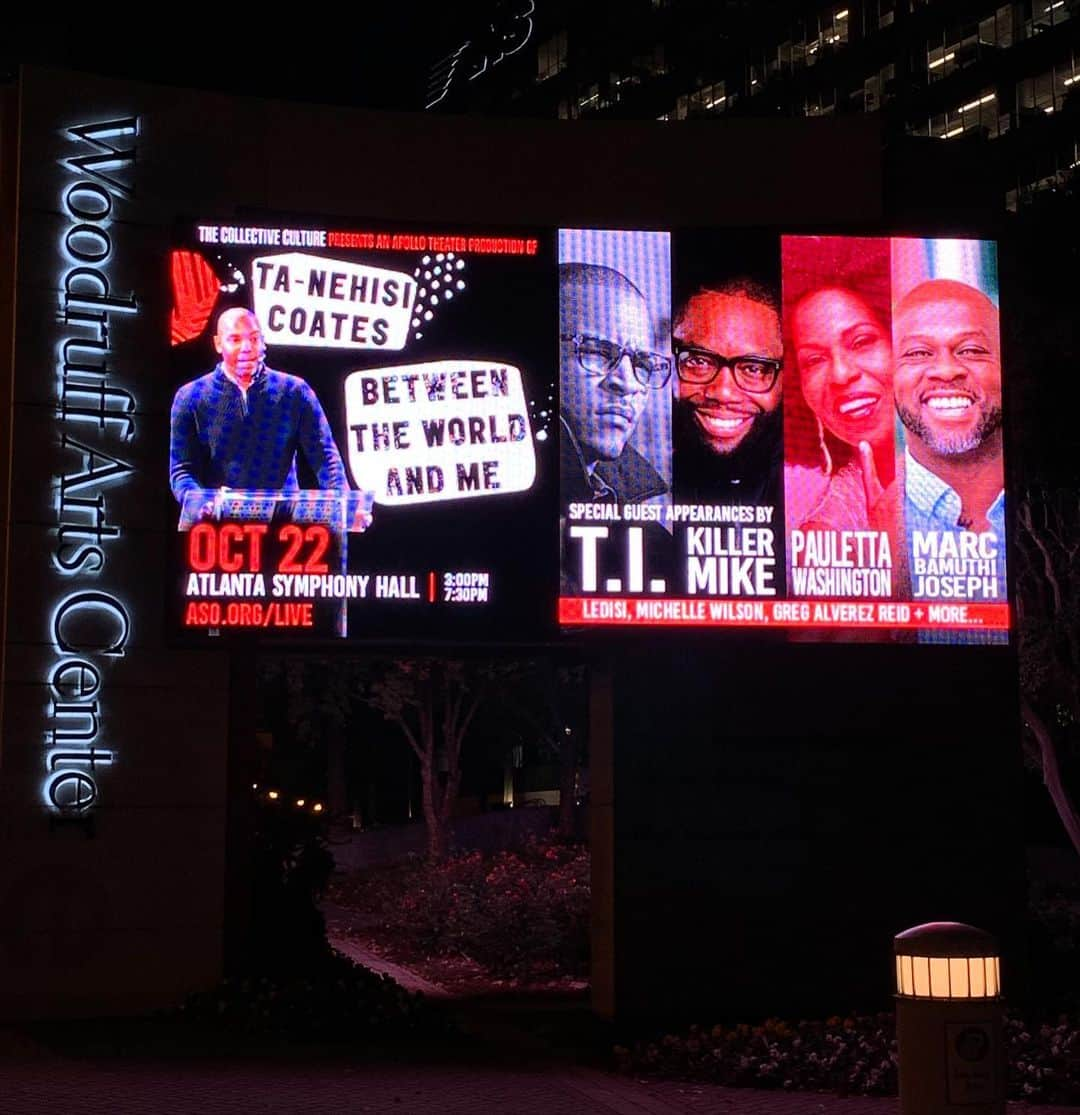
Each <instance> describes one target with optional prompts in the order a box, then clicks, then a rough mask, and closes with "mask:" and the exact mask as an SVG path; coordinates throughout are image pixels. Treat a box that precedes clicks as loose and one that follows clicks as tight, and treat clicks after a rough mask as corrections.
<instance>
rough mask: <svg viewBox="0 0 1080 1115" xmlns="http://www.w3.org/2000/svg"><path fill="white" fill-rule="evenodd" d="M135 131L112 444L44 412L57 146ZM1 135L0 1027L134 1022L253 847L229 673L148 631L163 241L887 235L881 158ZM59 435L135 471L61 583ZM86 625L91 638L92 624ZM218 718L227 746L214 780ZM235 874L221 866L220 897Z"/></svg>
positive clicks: (190, 126)
mask: <svg viewBox="0 0 1080 1115" xmlns="http://www.w3.org/2000/svg"><path fill="white" fill-rule="evenodd" d="M132 117H138V121H139V123H138V133H137V135H128V136H122V137H119V138H118V139H117V140H116V142H117V144H118V145H119V146H122V147H123V148H124V149H128V148H132V147H133V148H134V149H135V151H136V159H135V162H134V163H133V164H132V165H128V166H120V167H110V166H109V165H108V164H107V163H106V164H98V169H99V170H100V171H101V172H102V173H104V174H114V175H115V176H116V177H117V178H118V179H119V180H120V181H121V182H122V188H118V189H116V190H115V196H114V197H113V200H112V203H111V210H112V211H111V213H110V214H109V217H108V219H107V220H102V221H101V222H100V223H101V224H102V225H103V226H104V227H106V229H107V235H108V237H109V241H108V244H109V247H108V252H107V253H106V254H107V256H108V258H107V260H106V261H104V262H103V266H105V264H106V263H107V267H108V279H109V284H110V290H111V292H112V293H113V294H115V295H118V296H120V297H123V298H125V299H126V298H129V297H133V298H134V299H135V302H136V303H137V306H138V312H137V314H127V315H125V314H117V315H115V316H113V317H111V318H110V320H109V349H110V353H109V365H110V369H111V371H110V373H109V382H110V384H113V385H115V386H116V387H118V388H121V389H123V390H125V391H130V392H131V394H132V395H133V397H134V398H135V408H134V410H133V411H132V413H131V415H130V417H131V418H132V419H133V421H134V427H135V428H134V432H133V433H132V435H131V436H130V437H127V436H126V435H125V434H122V433H120V432H119V431H120V429H121V426H120V424H119V423H111V422H110V423H106V424H105V426H104V428H100V427H98V426H96V425H93V424H90V423H87V422H84V421H81V420H77V419H73V418H72V417H71V416H70V415H68V416H66V417H65V416H64V415H63V414H62V413H60V411H59V409H58V397H57V354H58V346H59V345H60V343H61V342H62V340H63V339H64V338H65V337H68V336H71V335H72V334H71V323H70V321H65V320H64V314H63V303H62V291H61V286H62V284H63V282H64V276H65V275H67V274H69V273H70V271H71V269H72V267H73V266H75V265H76V263H77V261H73V259H72V258H71V256H70V253H68V254H65V250H64V247H63V245H64V240H65V237H66V236H67V235H68V234H69V233H70V232H71V229H72V227H73V226H74V224H75V223H76V218H75V217H74V216H73V215H72V212H71V210H70V208H65V202H64V196H65V191H66V190H67V189H68V188H69V187H70V186H71V185H72V184H73V183H76V182H78V181H85V180H87V177H86V176H87V174H88V173H89V172H88V171H86V169H85V166H83V167H80V166H79V165H77V164H71V163H70V162H66V160H70V159H71V158H72V157H73V156H78V155H85V154H88V153H92V152H93V150H94V148H93V147H92V145H90V144H88V142H87V141H86V140H85V139H79V138H78V136H77V135H76V134H74V133H72V132H70V131H69V129H71V128H73V127H76V126H79V125H90V124H100V123H101V122H102V121H108V120H115V119H126V118H132ZM17 119H18V127H19V131H18V136H17V147H16V146H15V144H16V137H15V135H14V134H13V130H12V116H11V114H10V112H9V113H8V115H6V116H5V118H4V120H5V123H4V142H5V148H4V156H3V158H4V163H3V167H2V173H3V182H4V188H5V190H6V191H7V193H6V195H5V196H6V197H7V199H8V202H9V205H10V204H14V202H15V200H16V195H15V193H14V190H13V186H12V182H13V179H12V168H13V153H14V152H16V151H17V156H18V171H19V180H18V194H17V203H18V241H17V248H18V256H17V261H16V260H15V259H14V257H13V254H12V252H11V251H10V248H11V245H10V243H9V244H8V245H7V247H8V249H9V250H7V251H6V254H5V255H4V263H5V265H6V269H5V273H4V282H5V284H6V285H5V286H3V287H2V288H0V294H2V295H3V296H4V298H5V300H6V301H5V304H6V305H7V306H8V307H9V308H10V305H11V300H10V296H11V293H12V291H13V290H14V294H15V303H14V305H15V318H14V348H13V349H9V348H6V347H5V349H4V357H3V364H2V368H0V371H2V373H3V375H4V377H5V378H4V383H3V386H4V388H5V390H7V391H8V392H9V393H10V394H11V395H12V396H13V404H12V405H11V406H10V408H8V410H7V413H8V414H9V415H10V418H11V420H12V421H11V425H10V434H11V439H10V449H11V454H10V458H9V460H8V467H9V477H10V481H11V485H10V494H11V499H10V502H9V505H8V513H7V516H6V522H7V524H8V525H9V528H10V535H9V539H8V547H7V561H8V566H7V569H8V578H7V582H6V596H5V612H4V618H5V636H4V638H5V642H4V648H5V659H4V676H3V695H4V719H3V733H2V751H0V1015H16V1014H20V1015H22V1014H56V1013H61V1014H71V1013H79V1012H85V1013H90V1012H105V1011H115V1010H135V1009H142V1008H145V1007H150V1006H160V1005H165V1004H167V1003H169V1002H172V1001H175V1000H176V999H177V998H178V997H179V996H181V995H182V994H183V993H184V992H186V991H188V990H191V989H192V988H195V987H198V986H204V985H206V984H208V983H210V982H212V981H213V980H214V979H215V978H216V976H217V975H218V974H219V972H220V970H221V963H222V947H223V946H222V941H223V935H224V928H223V927H224V923H225V920H226V909H227V897H228V899H229V900H230V902H229V906H228V908H229V910H230V913H229V915H228V916H229V917H230V919H232V923H233V924H234V925H235V924H236V921H237V919H239V920H240V921H242V920H243V906H244V903H243V901H242V891H243V888H242V882H240V881H238V880H240V878H241V876H242V874H243V860H244V854H243V848H244V839H243V831H244V829H243V825H242V824H240V827H239V828H237V827H235V826H234V829H233V838H232V839H231V841H230V840H227V832H226V830H227V814H228V812H229V804H230V801H229V792H228V790H227V787H228V785H229V784H230V782H229V779H230V775H229V770H230V769H231V770H232V776H231V784H232V787H233V799H232V805H233V807H234V809H233V816H234V817H238V818H242V817H244V816H245V813H244V810H243V808H242V802H241V801H240V800H239V797H238V796H237V795H239V794H242V792H243V771H244V769H245V762H244V760H243V752H244V740H243V738H242V736H243V729H244V727H245V724H246V721H245V718H244V717H243V716H242V715H236V714H235V710H236V709H238V708H242V707H243V706H244V700H242V699H240V700H238V699H237V696H236V694H233V696H232V698H230V693H229V678H230V673H231V669H230V665H229V663H228V661H227V656H226V655H225V654H224V653H221V652H214V651H205V650H185V649H183V648H181V647H178V646H176V645H172V644H170V642H169V640H168V639H167V637H166V621H165V601H166V598H167V594H168V592H169V587H168V586H167V585H166V583H165V577H164V573H163V570H164V569H165V568H166V555H167V552H168V548H169V537H170V534H171V531H172V530H173V528H174V522H173V517H172V510H171V507H170V503H169V498H168V494H167V488H166V483H165V480H166V478H165V453H166V449H165V444H166V441H165V439H166V437H167V410H168V405H169V401H170V389H169V384H168V375H167V374H166V373H165V371H164V369H166V368H167V367H168V360H169V347H168V333H167V315H168V307H169V291H168V272H167V266H166V259H167V251H168V248H169V246H170V242H171V234H172V227H173V223H174V222H175V221H177V220H191V219H193V218H195V217H197V216H200V215H204V214H214V215H217V216H219V217H221V218H230V217H232V218H235V217H238V216H241V215H242V214H244V213H247V214H251V213H267V212H275V211H276V212H287V211H290V210H292V211H297V212H301V213H307V214H311V215H316V214H324V215H328V216H330V215H337V216H339V217H343V218H348V217H350V216H351V217H354V218H355V217H368V218H387V219H389V218H399V219H413V220H418V221H427V222H436V221H451V220H452V221H454V222H459V223H468V222H472V223H480V224H483V223H489V224H491V223H512V224H519V225H521V224H529V223H534V224H547V225H551V226H555V225H558V224H560V223H563V224H577V225H587V224H590V223H595V224H596V225H599V226H600V227H605V226H606V227H616V228H618V227H646V228H648V227H665V226H669V225H671V224H683V225H693V224H710V225H719V224H726V223H732V224H738V223H748V224H754V223H760V224H767V223H777V222H784V223H785V224H786V225H787V226H788V227H791V228H797V227H803V226H806V225H809V224H816V225H817V226H819V227H823V226H829V227H845V226H850V225H860V224H862V225H869V224H872V223H873V222H874V221H876V220H877V219H878V217H879V216H880V206H881V177H880V174H881V170H880V158H879V150H878V138H877V132H876V127H875V124H874V122H873V121H872V120H867V119H864V118H855V119H852V120H844V121H836V122H833V123H822V124H820V125H818V124H816V123H810V122H801V121H788V120H777V121H768V122H755V121H730V122H722V121H717V122H698V123H686V124H684V125H679V126H678V127H672V126H669V125H661V124H655V125H652V126H649V125H644V126H643V125H637V124H622V123H609V124H602V125H601V124H596V125H591V124H580V125H567V124H564V123H561V122H550V123H536V124H525V123H522V122H520V121H514V120H493V121H483V120H472V119H461V120H454V119H448V118H443V117H427V116H417V117H413V116H393V115H382V116H378V115H373V114H369V113H363V112H356V111H348V110H338V109H320V108H315V107H311V106H299V105H289V104H276V103H272V102H259V101H254V100H244V99H236V98H232V99H230V98H226V97H222V96H216V95H205V96H203V95H200V94H197V93H193V92H192V91H190V90H183V91H174V90H169V89H166V88H158V87H149V86H134V85H129V84H126V83H122V82H113V81H108V80H104V79H96V78H90V77H86V76H80V75H73V74H66V73H57V72H50V71H45V70H28V71H26V72H25V73H24V75H23V77H22V80H21V84H20V88H19V104H18V115H17ZM675 166H679V167H681V169H680V171H679V172H678V173H675V172H674V171H673V167H675ZM736 166H750V167H755V168H761V167H764V168H767V169H766V170H765V172H761V171H760V170H759V171H755V173H754V174H753V175H752V176H751V177H750V179H749V182H750V183H751V185H750V187H749V188H748V187H747V185H746V182H747V179H746V178H744V177H743V176H741V175H737V174H733V173H731V168H732V167H736ZM808 167H813V168H814V173H813V174H808V173H807V168H808ZM94 181H97V179H94ZM86 200H87V199H86V198H84V199H83V201H84V203H85V202H86ZM84 247H85V245H84ZM15 266H17V272H16V271H14V270H13V268H14V267H15ZM13 274H15V275H16V276H17V281H16V283H15V285H14V287H12V282H11V278H12V275H13ZM0 324H2V322H0ZM9 325H10V322H9ZM7 334H8V336H7V338H6V339H10V334H11V329H10V328H8V330H7ZM9 352H13V357H12V360H11V361H10V362H9V360H8V353H9ZM65 435H69V436H77V437H78V439H79V440H80V443H81V444H83V445H85V446H87V447H89V448H94V447H96V448H97V449H99V450H102V451H104V452H108V453H110V454H111V455H112V456H114V457H116V458H118V459H122V460H123V462H124V465H125V467H126V466H130V471H129V472H126V473H125V474H124V476H123V478H122V479H121V480H117V481H116V482H109V483H108V484H104V485H100V486H97V485H90V487H89V488H87V489H84V490H82V491H81V494H82V495H85V496H87V497H93V496H96V495H99V494H100V495H103V496H104V499H105V506H106V508H107V511H106V518H107V522H108V523H109V524H110V525H115V526H117V527H118V528H119V533H118V534H117V535H116V536H115V537H113V538H110V539H109V540H108V541H107V542H104V543H103V544H102V553H103V557H104V561H103V564H102V565H101V567H100V568H98V569H89V568H87V567H86V566H83V567H82V568H80V569H78V570H77V571H76V573H75V574H74V575H72V576H66V575H62V573H61V571H60V570H59V569H58V568H57V565H56V563H55V561H54V555H55V552H56V548H57V545H58V542H59V539H58V534H57V531H58V516H57V495H58V485H59V481H60V478H61V477H64V476H65V475H66V476H68V477H69V478H70V477H72V476H74V471H75V470H76V469H78V468H79V467H80V464H79V462H80V460H83V461H84V463H85V458H84V457H83V458H81V457H80V456H79V452H80V451H78V450H76V449H73V448H72V447H71V446H70V445H69V446H68V447H67V448H65V447H64V442H63V439H64V437H65ZM552 560H553V561H554V555H552ZM75 592H90V593H98V592H100V593H104V594H106V595H107V596H108V598H109V599H110V600H115V601H117V602H120V604H121V605H122V607H123V608H124V609H125V611H126V612H127V614H128V615H129V616H130V620H131V627H130V632H129V633H128V634H127V637H126V638H125V640H124V646H123V651H124V653H123V655H122V656H120V655H104V654H102V653H101V649H102V647H103V646H104V643H105V642H106V641H107V639H106V637H105V633H106V631H107V626H106V624H107V622H108V620H107V617H108V615H113V616H114V617H115V615H116V612H115V610H114V611H113V612H111V613H109V612H107V611H106V612H99V614H97V616H96V620H95V622H96V624H97V626H96V628H95V626H94V623H91V624H90V628H91V630H90V631H89V632H83V633H82V634H81V635H80V636H79V638H80V640H81V642H82V644H83V645H84V646H86V647H88V648H89V650H88V653H90V654H91V656H92V657H93V659H94V662H95V664H96V665H98V666H100V669H101V693H100V708H99V709H98V710H96V714H97V715H98V716H99V718H100V721H99V727H98V738H97V742H98V743H100V744H101V746H102V747H105V748H107V749H108V750H110V751H111V752H113V753H114V755H115V757H114V759H113V761H112V762H111V764H108V765H102V764H98V766H97V767H96V769H95V770H94V771H93V772H92V773H93V774H94V777H95V779H96V780H97V786H98V794H99V796H98V797H97V799H96V800H95V801H94V802H93V803H92V805H91V806H90V807H88V808H86V809H84V810H82V811H77V815H76V816H75V817H74V819H72V818H71V817H67V816H63V815H61V814H59V813H58V812H57V811H56V810H55V809H52V808H50V807H49V806H48V804H47V803H46V802H45V800H44V799H43V787H45V786H46V784H47V780H48V778H49V777H50V775H51V774H53V773H55V771H50V770H49V761H50V760H49V759H48V756H47V745H49V746H51V745H50V744H49V740H48V734H49V733H50V732H51V731H53V730H54V729H55V728H56V727H57V726H58V721H57V717H58V712H57V709H56V707H55V702H56V699H57V698H56V694H55V693H54V692H52V691H50V689H49V686H48V679H49V676H50V674H51V671H52V670H53V669H54V667H55V666H56V664H57V663H58V662H62V661H67V660H68V659H70V658H73V657H75V652H74V651H65V650H64V649H63V648H62V647H60V646H58V644H57V638H56V633H55V631H54V630H53V614H54V612H55V610H56V609H57V607H58V606H59V605H60V604H61V603H62V602H63V601H64V600H66V599H68V597H69V596H70V595H71V594H72V593H75ZM79 614H80V616H81V618H82V619H84V620H88V619H91V618H93V617H91V614H90V611H89V610H87V611H85V612H81V613H79ZM552 615H553V616H554V610H553V612H552ZM510 635H511V637H512V638H517V637H518V633H510ZM71 637H72V639H74V637H75V636H74V634H72V635H71ZM247 653H248V652H243V654H245V655H246V654H247ZM245 684H248V683H245ZM230 708H232V709H233V710H234V714H233V716H232V719H233V722H234V724H235V725H237V726H238V728H239V729H240V730H241V731H240V736H239V737H237V738H234V741H233V745H234V747H237V748H239V757H238V758H236V761H234V762H233V763H232V765H231V767H230V764H229V762H228V756H227V750H228V747H227V744H228V736H229V723H230ZM65 723H67V724H69V725H70V724H71V723H72V721H71V720H68V721H65ZM247 726H248V727H250V725H247ZM616 744H617V748H618V747H621V746H622V741H621V739H617V740H616ZM608 805H609V806H610V801H609V802H608ZM609 816H610V815H609ZM607 831H608V834H609V837H610V832H611V829H610V826H608V829H607ZM237 832H239V833H240V836H237ZM227 849H228V851H227ZM611 853H612V845H611V841H610V839H607V841H606V843H603V844H602V846H601V854H600V857H599V860H598V864H599V867H598V871H599V872H600V874H599V875H598V894H603V895H610V894H611V893H612V891H611V885H612V878H613V876H612V875H611V865H612V858H611ZM227 860H228V862H229V863H230V864H232V865H233V866H234V869H233V872H232V874H231V875H230V876H229V877H228V879H227V878H226V861H227ZM605 872H606V874H605ZM226 892H228V895H227V894H226ZM238 894H239V895H241V899H239V900H238V899H237V895H238ZM687 912H688V913H689V911H687ZM601 920H604V919H601ZM598 924H600V923H599V922H598ZM606 924H607V925H608V926H609V928H610V918H608V919H607V920H606ZM603 947H606V946H603ZM601 951H603V949H601ZM608 951H609V952H610V950H608Z"/></svg>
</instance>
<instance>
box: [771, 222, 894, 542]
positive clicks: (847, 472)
mask: <svg viewBox="0 0 1080 1115" xmlns="http://www.w3.org/2000/svg"><path fill="white" fill-rule="evenodd" d="M783 284H784V333H785V343H784V353H785V364H784V377H785V388H784V446H785V451H784V458H785V461H784V463H785V501H786V506H787V520H788V527H789V529H800V530H815V529H816V530H867V529H878V530H886V531H888V532H889V534H890V542H891V543H893V546H894V553H895V552H896V551H895V544H896V542H897V531H896V528H897V527H898V525H899V507H898V500H897V493H896V485H895V483H894V481H895V477H896V437H895V421H896V420H895V406H894V402H893V370H892V327H891V322H890V313H889V309H890V289H889V241H888V240H885V239H866V238H859V237H785V238H784V244H783Z"/></svg>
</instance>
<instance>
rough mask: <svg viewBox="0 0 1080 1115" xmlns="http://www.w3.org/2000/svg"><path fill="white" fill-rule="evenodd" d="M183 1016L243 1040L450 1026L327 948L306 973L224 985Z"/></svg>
mask: <svg viewBox="0 0 1080 1115" xmlns="http://www.w3.org/2000/svg"><path fill="white" fill-rule="evenodd" d="M177 1015H178V1017H179V1018H181V1019H186V1020H189V1021H192V1022H195V1023H198V1024H200V1025H201V1026H211V1027H217V1028H220V1029H221V1030H222V1031H224V1032H226V1033H228V1034H229V1035H231V1036H233V1037H240V1038H242V1037H245V1036H257V1037H287V1038H289V1039H320V1040H322V1039H328V1038H329V1039H335V1040H336V1039H346V1038H355V1037H371V1038H378V1039H379V1040H382V1039H384V1038H391V1037H395V1036H399V1035H402V1034H407V1033H415V1032H417V1031H429V1030H436V1029H438V1028H440V1027H444V1026H445V1022H444V1019H443V1015H442V1014H441V1013H439V1012H436V1011H435V1010H433V1009H432V1008H431V1007H430V1006H428V1004H427V1003H426V1001H425V1000H424V999H423V997H422V996H420V995H416V994H413V993H411V992H408V991H405V990H404V989H403V988H402V987H400V986H399V985H398V984H396V983H395V982H394V981H393V980H392V979H390V977H389V976H384V975H377V974H376V973H375V972H372V971H370V970H369V969H367V968H364V967H362V966H361V965H359V964H355V963H354V962H353V961H351V960H349V959H348V958H347V957H344V956H342V955H341V954H340V953H336V952H331V951H329V950H328V951H327V952H326V954H325V955H324V957H323V959H322V961H321V962H320V963H318V964H315V965H312V966H311V967H310V970H309V971H307V972H306V973H305V974H304V975H279V976H277V977H270V976H261V977H255V976H250V977H246V978H238V977H232V978H229V979H226V980H223V981H222V982H221V983H220V984H219V985H218V986H217V987H215V988H213V989H212V990H210V991H202V992H198V993H197V994H195V995H192V996H190V998H188V1000H187V1001H186V1002H185V1003H184V1004H183V1006H181V1007H180V1008H179V1010H178V1012H177Z"/></svg>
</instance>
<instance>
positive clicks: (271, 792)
mask: <svg viewBox="0 0 1080 1115" xmlns="http://www.w3.org/2000/svg"><path fill="white" fill-rule="evenodd" d="M266 796H267V797H268V798H269V799H270V800H271V801H277V799H278V797H279V796H280V795H279V794H278V792H277V790H267V791H266Z"/></svg>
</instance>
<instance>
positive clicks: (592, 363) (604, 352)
mask: <svg viewBox="0 0 1080 1115" xmlns="http://www.w3.org/2000/svg"><path fill="white" fill-rule="evenodd" d="M559 336H560V339H561V340H564V341H570V342H572V343H573V346H574V354H575V355H576V356H577V362H578V366H579V367H580V368H581V370H582V371H584V372H587V373H588V374H589V375H591V376H606V375H610V374H611V373H612V372H613V371H615V369H616V368H617V367H618V366H619V363H620V362H621V361H622V358H623V357H624V356H629V357H630V364H631V366H632V367H633V369H634V378H635V379H636V380H637V381H638V383H640V384H641V386H642V387H651V388H652V389H653V390H654V391H658V390H659V389H660V388H661V387H666V386H667V382H668V380H670V379H671V357H670V356H664V355H663V354H662V353H659V352H642V351H639V350H637V349H632V348H625V347H624V346H622V345H617V344H615V343H614V342H612V341H605V340H603V339H602V338H600V337H588V336H584V335H583V334H581V333H574V334H568V333H561V334H560V335H559Z"/></svg>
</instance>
